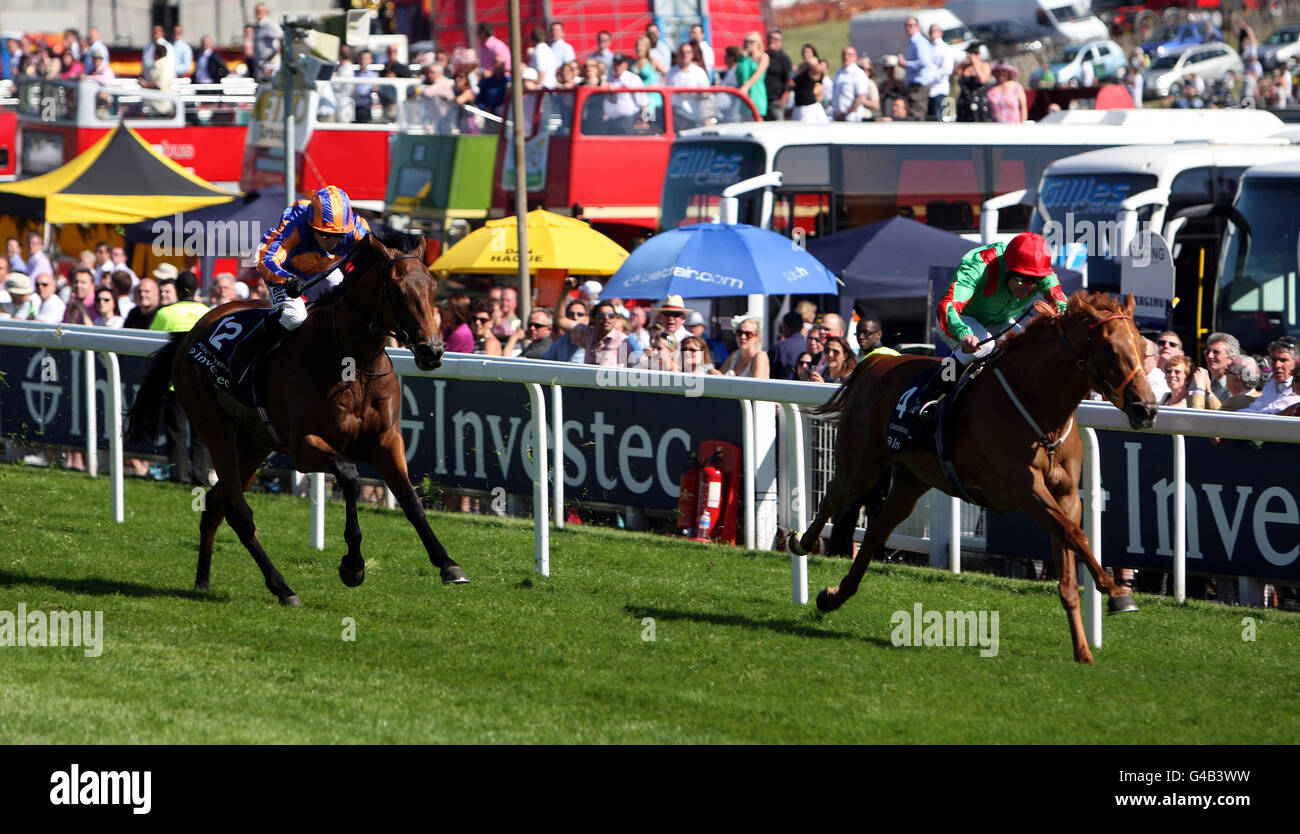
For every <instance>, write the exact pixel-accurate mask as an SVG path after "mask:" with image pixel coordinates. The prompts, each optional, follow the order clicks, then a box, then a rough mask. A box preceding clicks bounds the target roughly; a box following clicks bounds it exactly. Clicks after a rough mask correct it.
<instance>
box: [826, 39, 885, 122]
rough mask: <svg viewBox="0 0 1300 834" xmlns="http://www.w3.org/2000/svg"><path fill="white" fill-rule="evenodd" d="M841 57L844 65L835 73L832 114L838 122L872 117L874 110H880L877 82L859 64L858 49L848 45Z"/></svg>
mask: <svg viewBox="0 0 1300 834" xmlns="http://www.w3.org/2000/svg"><path fill="white" fill-rule="evenodd" d="M840 57H841V58H842V59H843V61H844V66H843V67H842V68H841V69H840V71H839V72H837V73H835V81H834V83H833V85H832V91H831V115H832V117H833V118H834V119H835V121H837V122H861V121H865V120H867V119H869V118H871V114H872V111H879V110H880V98H879V93H876V92H875V89H874V88H875V83H874V82H873V81H872V80H871V79H870V78H868V77H867V74H866V73H865V72H863V71H862V67H860V66H858V51H857V50H856V49H854V48H853V47H851V46H846V47H844V52H842V53H841V55H840ZM873 102H874V106H872V104H873Z"/></svg>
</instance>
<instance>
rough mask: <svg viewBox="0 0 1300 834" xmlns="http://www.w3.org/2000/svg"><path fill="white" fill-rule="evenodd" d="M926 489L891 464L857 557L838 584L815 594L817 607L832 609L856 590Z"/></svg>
mask: <svg viewBox="0 0 1300 834" xmlns="http://www.w3.org/2000/svg"><path fill="white" fill-rule="evenodd" d="M929 488H930V486H929V484H927V483H925V482H924V481H922V480H921V479H920V478H918V477H917V476H916V474H915V473H913V472H912V470H910V469H908V468H907V467H906V466H903V465H898V466H895V467H894V470H893V485H892V486H891V487H890V490H889V497H888V498H887V499H886V500H885V503H884V506H882V507H881V508H880V512H879V513H877V514H876V515H873V516H871V517H870V518H869V519H868V520H867V535H866V538H864V539H863V540H862V547H861V548H860V549H859V550H858V558H856V559H854V560H853V565H852V566H851V567H850V568H849V572H848V574H847V575H845V577H844V578H843V579H842V580H840V584H839V585H838V586H836V587H833V588H826V589H824V590H823V591H822V592H821V593H819V594H818V595H817V608H818V609H819V610H821V611H834V610H835V609H837V608H839V607H840V606H841V605H843V604H844V602H845V600H847V599H848V598H849V597H851V596H853V595H854V594H856V593H857V592H858V586H859V585H860V584H861V583H862V576H863V574H865V573H866V572H867V566H868V565H870V564H871V560H872V559H873V558H874V557H875V555H876V553H878V552H879V551H880V549H881V548H883V547H884V546H885V542H886V541H888V540H889V534H890V533H893V532H894V528H895V527H897V526H898V525H899V524H902V523H903V521H904V520H905V519H906V518H907V517H908V516H909V515H911V514H912V510H914V509H916V502H917V501H919V500H920V499H921V496H922V495H924V494H925V493H926V490H928V489H929Z"/></svg>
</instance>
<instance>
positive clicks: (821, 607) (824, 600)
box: [817, 588, 839, 614]
mask: <svg viewBox="0 0 1300 834" xmlns="http://www.w3.org/2000/svg"><path fill="white" fill-rule="evenodd" d="M827 590H828V589H827V588H822V589H821V591H820V592H819V593H818V594H817V610H818V611H820V612H822V613H823V614H829V613H830V612H831V611H834V610H835V609H836V608H839V606H838V605H835V604H834V603H832V602H831V597H830V594H828V593H826V592H827Z"/></svg>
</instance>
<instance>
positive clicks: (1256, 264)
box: [1215, 176, 1300, 352]
mask: <svg viewBox="0 0 1300 834" xmlns="http://www.w3.org/2000/svg"><path fill="white" fill-rule="evenodd" d="M1236 207H1237V210H1238V211H1239V212H1241V215H1242V216H1243V217H1244V218H1245V220H1246V223H1247V224H1248V225H1249V234H1248V235H1247V234H1245V233H1244V231H1243V230H1242V229H1241V228H1238V226H1237V225H1236V224H1235V223H1230V224H1229V225H1228V234H1227V237H1226V238H1225V241H1224V247H1223V255H1222V261H1221V264H1220V269H1219V299H1218V304H1217V310H1218V314H1219V315H1218V320H1217V322H1216V324H1215V326H1216V329H1219V330H1223V331H1226V332H1229V333H1232V334H1233V335H1234V336H1236V337H1237V338H1238V339H1239V340H1240V341H1241V347H1242V349H1243V350H1245V351H1252V352H1253V351H1260V352H1262V351H1264V350H1266V349H1267V348H1268V343H1269V342H1270V341H1272V340H1273V339H1275V338H1277V337H1279V336H1282V335H1284V334H1288V333H1289V334H1290V335H1293V336H1294V335H1297V334H1300V317H1298V315H1297V297H1296V283H1297V280H1296V229H1297V227H1298V226H1300V179H1293V178H1285V177H1263V176H1261V177H1251V178H1249V179H1246V180H1245V181H1244V182H1243V183H1242V186H1241V193H1240V194H1239V195H1238V197H1237V201H1236Z"/></svg>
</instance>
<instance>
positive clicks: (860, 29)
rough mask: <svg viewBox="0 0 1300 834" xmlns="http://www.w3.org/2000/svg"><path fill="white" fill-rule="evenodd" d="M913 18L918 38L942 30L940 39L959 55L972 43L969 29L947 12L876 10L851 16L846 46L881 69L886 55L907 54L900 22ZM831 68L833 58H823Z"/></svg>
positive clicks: (934, 10) (972, 38) (939, 10)
mask: <svg viewBox="0 0 1300 834" xmlns="http://www.w3.org/2000/svg"><path fill="white" fill-rule="evenodd" d="M912 16H915V17H916V22H917V23H919V24H921V34H923V35H925V36H926V37H927V38H928V37H929V36H930V26H931V25H932V24H935V23H937V24H939V25H940V26H942V27H943V39H944V40H945V41H946V42H947V43H948V44H949V45H950V46H952V47H953V48H955V49H956V50H958V51H962V50H964V49H965V48H966V44H968V43H970V42H971V41H972V40H974V36H973V35H972V34H971V31H970V29H968V28H967V27H966V24H965V23H962V22H961V20H959V19H958V18H957V17H956V16H955V15H954V14H953V13H952V12H950V11H948V10H947V9H876V10H875V11H871V12H862V13H861V14H855V15H854V16H853V20H852V21H851V22H850V23H849V43H851V44H853V48H854V49H856V50H857V51H858V56H859V57H861V56H864V55H865V56H867V57H869V58H871V60H872V61H874V62H875V64H876V66H880V65H881V61H883V60H884V56H886V55H902V54H906V53H907V33H906V32H904V31H903V21H905V20H907V19H908V18H909V17H912ZM827 60H829V61H830V63H831V66H832V67H835V66H836V64H835V56H830V57H828V58H827Z"/></svg>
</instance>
